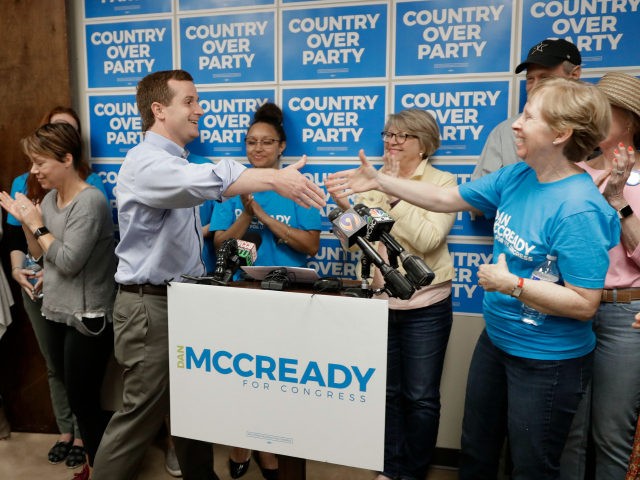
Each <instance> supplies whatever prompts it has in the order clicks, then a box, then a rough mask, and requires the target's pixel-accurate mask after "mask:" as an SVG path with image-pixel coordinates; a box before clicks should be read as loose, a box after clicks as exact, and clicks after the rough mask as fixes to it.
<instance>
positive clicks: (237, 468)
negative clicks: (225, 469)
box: [229, 457, 251, 478]
mask: <svg viewBox="0 0 640 480" xmlns="http://www.w3.org/2000/svg"><path fill="white" fill-rule="evenodd" d="M249 463H251V457H249V460H247V461H246V462H234V461H233V460H231V459H229V474H230V475H231V478H240V477H241V476H243V475H244V474H245V473H247V470H249Z"/></svg>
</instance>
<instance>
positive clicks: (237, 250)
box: [212, 232, 262, 285]
mask: <svg viewBox="0 0 640 480" xmlns="http://www.w3.org/2000/svg"><path fill="white" fill-rule="evenodd" d="M242 238H243V239H240V240H237V239H235V238H229V239H227V240H225V241H224V242H222V245H220V248H219V249H218V251H217V252H216V269H215V271H214V273H213V277H212V280H213V282H215V283H218V284H221V285H227V284H228V283H229V282H230V281H231V280H232V279H233V276H234V275H235V273H236V272H237V271H238V269H239V268H240V267H243V266H251V265H253V264H254V263H255V261H256V259H257V258H258V253H257V251H258V247H259V246H260V244H261V243H262V237H260V235H259V234H257V233H254V232H247V233H245V235H244V236H243V237H242ZM245 239H246V240H245Z"/></svg>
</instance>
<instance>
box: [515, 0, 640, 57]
mask: <svg viewBox="0 0 640 480" xmlns="http://www.w3.org/2000/svg"><path fill="white" fill-rule="evenodd" d="M639 6H640V2H638V1H637V0H620V1H618V2H607V1H597V2H586V1H580V2H579V1H572V2H568V1H560V0H553V1H541V0H524V4H523V10H522V12H523V13H522V21H521V25H522V26H521V28H522V45H521V58H523V59H524V58H527V53H528V52H529V49H530V48H531V47H533V46H534V45H537V44H539V43H540V42H541V41H542V40H543V39H545V38H564V39H565V40H568V41H570V42H572V43H573V44H575V45H576V47H578V50H579V51H580V54H581V56H582V66H583V68H606V67H624V66H636V65H638V44H639V43H640V30H638V18H639V15H638V9H639Z"/></svg>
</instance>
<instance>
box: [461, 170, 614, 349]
mask: <svg viewBox="0 0 640 480" xmlns="http://www.w3.org/2000/svg"><path fill="white" fill-rule="evenodd" d="M459 191H460V195H461V196H462V198H463V199H464V200H465V201H466V202H467V203H469V204H470V205H472V206H474V207H475V208H477V209H479V210H481V211H482V212H483V213H484V215H485V216H486V217H487V218H494V219H495V220H494V225H493V234H494V242H493V258H494V262H495V261H496V260H497V258H498V256H499V255H500V254H501V253H504V254H505V256H506V260H507V265H508V267H509V271H510V272H511V273H514V274H515V275H518V276H519V277H523V278H529V277H530V276H531V272H532V271H533V269H534V268H535V267H536V266H537V265H539V264H540V263H541V262H542V261H544V259H545V257H546V255H547V254H550V255H554V256H556V257H557V258H558V268H559V270H560V275H561V281H563V282H564V281H566V282H568V283H570V284H572V285H575V286H577V287H582V288H594V289H598V288H602V287H603V286H604V279H605V276H606V273H607V268H608V266H609V253H608V252H609V249H611V248H612V247H614V246H615V245H617V244H618V243H619V241H620V221H619V219H618V216H617V213H616V211H615V210H614V209H613V208H611V206H609V204H608V203H607V202H606V201H605V199H604V198H603V197H602V195H601V194H600V192H599V191H598V189H597V187H596V186H595V184H594V183H593V180H592V179H591V177H590V176H589V175H588V174H587V173H581V174H577V175H572V176H570V177H568V178H565V179H562V180H559V181H557V182H549V183H540V182H538V179H537V177H536V174H535V172H534V171H533V169H531V167H529V166H528V165H527V164H526V163H524V162H520V163H517V164H514V165H509V166H507V167H504V168H502V169H500V170H498V171H496V172H494V173H492V174H490V175H487V176H484V177H482V178H480V179H478V180H476V181H474V182H470V183H465V184H463V185H461V186H460V187H459ZM521 307H522V303H521V302H520V301H519V300H517V299H516V298H513V297H511V296H509V295H505V294H502V293H499V292H485V295H484V303H483V313H484V317H485V321H486V324H487V333H488V334H489V337H490V338H491V340H492V342H493V343H494V344H495V345H496V346H497V347H498V348H500V349H502V350H504V351H505V352H507V353H509V354H511V355H516V356H519V357H526V358H535V359H549V360H551V359H556V360H561V359H567V358H576V357H579V356H582V355H586V354H587V353H589V352H590V351H591V350H593V348H594V347H595V335H594V334H593V331H592V329H591V322H590V321H588V322H584V321H579V320H575V319H571V318H566V317H557V316H549V317H547V319H546V320H545V323H544V324H542V325H541V326H532V325H528V324H526V323H524V322H521V321H520V311H521Z"/></svg>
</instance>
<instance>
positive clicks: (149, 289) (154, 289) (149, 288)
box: [118, 283, 167, 297]
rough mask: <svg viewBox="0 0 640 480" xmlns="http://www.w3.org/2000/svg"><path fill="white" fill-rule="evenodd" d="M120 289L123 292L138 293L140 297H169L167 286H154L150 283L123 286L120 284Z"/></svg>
mask: <svg viewBox="0 0 640 480" xmlns="http://www.w3.org/2000/svg"><path fill="white" fill-rule="evenodd" d="M118 288H119V289H120V290H122V291H123V292H130V293H137V294H138V295H160V296H163V297H166V296H167V286H166V285H152V284H150V283H144V284H142V285H137V284H134V285H122V284H120V283H119V284H118Z"/></svg>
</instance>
